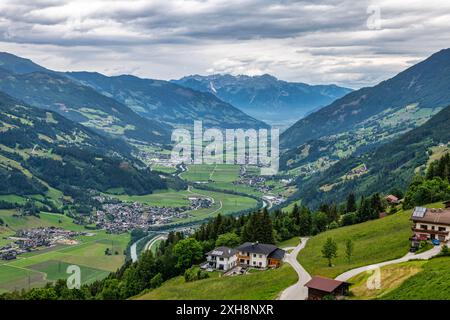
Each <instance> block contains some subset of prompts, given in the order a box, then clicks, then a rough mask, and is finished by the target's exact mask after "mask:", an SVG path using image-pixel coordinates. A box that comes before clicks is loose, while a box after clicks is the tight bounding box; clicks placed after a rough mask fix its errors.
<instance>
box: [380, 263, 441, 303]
mask: <svg viewBox="0 0 450 320" xmlns="http://www.w3.org/2000/svg"><path fill="white" fill-rule="evenodd" d="M412 263H415V262H412ZM449 266H450V258H449V257H442V258H434V259H431V260H430V261H428V262H426V263H424V264H423V266H422V271H421V272H419V273H417V274H415V275H413V276H412V277H410V278H408V279H407V280H406V281H404V282H403V283H402V284H401V285H400V286H399V287H398V288H396V289H394V290H392V291H391V292H388V293H387V294H386V295H384V296H383V297H382V299H386V300H449V299H450V273H449V272H448V268H449Z"/></svg>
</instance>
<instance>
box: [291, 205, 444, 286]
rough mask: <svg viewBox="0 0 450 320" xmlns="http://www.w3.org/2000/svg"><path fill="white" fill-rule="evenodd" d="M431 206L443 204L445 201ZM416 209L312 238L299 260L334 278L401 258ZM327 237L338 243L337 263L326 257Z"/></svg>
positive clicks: (301, 252)
mask: <svg viewBox="0 0 450 320" xmlns="http://www.w3.org/2000/svg"><path fill="white" fill-rule="evenodd" d="M428 207H434V208H438V207H442V203H436V204H432V205H429V206H428ZM411 213H412V210H406V211H400V212H398V213H396V214H394V215H390V216H387V217H386V218H383V219H378V220H373V221H367V222H364V223H361V224H357V225H352V226H347V227H343V228H338V229H334V230H329V231H326V232H323V233H321V234H318V235H316V236H314V237H312V238H311V239H310V240H309V241H308V244H307V245H306V247H305V249H303V250H302V251H300V253H299V255H298V257H297V259H298V260H299V261H300V263H301V264H302V265H303V266H304V267H305V269H306V270H307V271H308V272H309V273H310V274H311V275H321V276H326V277H331V278H334V277H336V276H338V275H339V274H341V273H343V272H345V271H347V270H350V269H353V268H357V267H361V266H365V265H369V264H373V263H377V262H382V261H387V260H392V259H396V258H400V257H402V256H404V255H405V254H406V253H408V250H409V247H410V241H409V238H410V237H411V223H410V220H409V219H410V217H411ZM327 238H333V239H334V240H335V241H336V242H337V244H338V257H337V258H335V259H333V266H332V267H328V262H327V260H326V259H324V258H323V257H322V252H321V250H322V247H323V244H324V243H325V241H326V240H327ZM347 239H351V240H352V241H353V243H354V252H353V256H352V258H351V260H350V261H347V259H346V257H345V241H346V240H347Z"/></svg>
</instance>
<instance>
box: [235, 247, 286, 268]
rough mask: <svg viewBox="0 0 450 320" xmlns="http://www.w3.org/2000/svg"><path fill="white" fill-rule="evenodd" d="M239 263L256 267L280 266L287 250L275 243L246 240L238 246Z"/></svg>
mask: <svg viewBox="0 0 450 320" xmlns="http://www.w3.org/2000/svg"><path fill="white" fill-rule="evenodd" d="M236 250H237V251H238V264H239V265H241V266H249V267H254V268H267V267H278V266H279V265H280V264H281V261H282V260H283V258H284V255H285V251H284V250H282V249H279V248H278V247H277V246H274V245H273V244H265V243H258V242H255V243H252V242H246V243H244V244H242V245H240V246H239V247H237V248H236Z"/></svg>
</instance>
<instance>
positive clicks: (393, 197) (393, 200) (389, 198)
mask: <svg viewBox="0 0 450 320" xmlns="http://www.w3.org/2000/svg"><path fill="white" fill-rule="evenodd" d="M385 199H386V200H387V201H392V202H397V201H398V198H397V197H396V196H394V195H392V194H390V195H388V196H387V197H386V198H385Z"/></svg>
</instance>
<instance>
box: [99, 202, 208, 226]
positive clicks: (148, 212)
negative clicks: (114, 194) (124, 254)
mask: <svg viewBox="0 0 450 320" xmlns="http://www.w3.org/2000/svg"><path fill="white" fill-rule="evenodd" d="M95 199H96V200H97V201H99V202H100V203H102V209H101V210H97V212H96V214H95V215H94V216H93V217H92V218H91V219H92V221H91V223H94V224H96V226H97V227H98V228H99V229H104V230H106V231H107V232H108V233H115V234H120V233H123V232H127V231H131V230H133V229H141V230H148V229H149V227H150V226H160V225H165V224H168V223H171V222H173V221H174V220H175V219H185V218H189V212H190V211H194V210H199V209H203V208H210V207H211V206H212V205H213V201H212V200H211V199H210V198H203V197H194V196H193V197H189V198H188V200H189V205H187V206H182V207H158V206H149V205H145V204H142V203H138V202H132V203H128V202H121V201H119V200H117V199H112V198H110V197H105V196H98V197H96V198H95Z"/></svg>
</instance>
